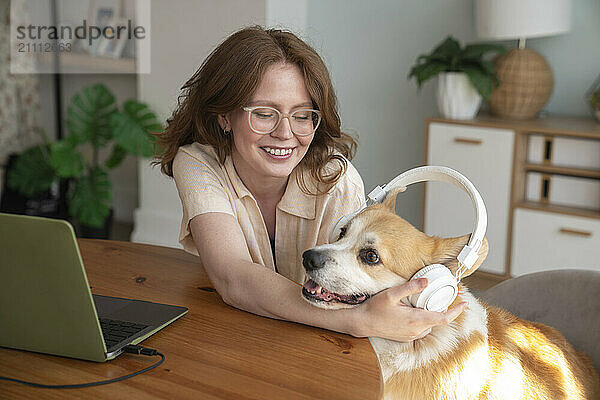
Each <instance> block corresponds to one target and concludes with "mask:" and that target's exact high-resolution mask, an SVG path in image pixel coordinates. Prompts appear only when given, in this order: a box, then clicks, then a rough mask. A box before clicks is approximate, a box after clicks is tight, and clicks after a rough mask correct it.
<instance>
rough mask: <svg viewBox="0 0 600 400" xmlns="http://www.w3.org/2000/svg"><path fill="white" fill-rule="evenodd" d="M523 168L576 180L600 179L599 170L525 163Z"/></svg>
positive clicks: (528, 170)
mask: <svg viewBox="0 0 600 400" xmlns="http://www.w3.org/2000/svg"><path fill="white" fill-rule="evenodd" d="M523 168H524V169H525V170H526V171H527V172H541V173H543V174H553V175H564V176H572V177H576V178H590V179H600V170H597V169H584V168H571V167H561V166H556V165H542V164H532V163H525V164H524V165H523Z"/></svg>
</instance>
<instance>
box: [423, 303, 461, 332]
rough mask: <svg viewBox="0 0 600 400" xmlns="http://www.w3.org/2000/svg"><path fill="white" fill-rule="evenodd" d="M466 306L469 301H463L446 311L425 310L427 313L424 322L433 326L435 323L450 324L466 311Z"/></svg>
mask: <svg viewBox="0 0 600 400" xmlns="http://www.w3.org/2000/svg"><path fill="white" fill-rule="evenodd" d="M465 308H467V303H466V302H462V303H458V304H457V305H455V306H454V307H452V308H449V309H448V310H447V311H444V312H436V311H425V310H423V311H422V312H423V313H427V316H426V317H425V319H424V320H423V322H424V323H426V324H427V325H429V326H432V327H433V326H435V325H448V324H449V323H451V322H452V321H454V320H455V319H456V318H458V316H459V315H460V314H461V313H462V312H463V311H465Z"/></svg>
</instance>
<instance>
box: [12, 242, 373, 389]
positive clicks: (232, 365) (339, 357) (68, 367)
mask: <svg viewBox="0 0 600 400" xmlns="http://www.w3.org/2000/svg"><path fill="white" fill-rule="evenodd" d="M79 244H80V248H81V253H82V256H83V259H84V263H85V266H86V271H87V275H88V280H89V283H90V286H91V289H92V293H95V294H102V295H108V296H119V297H126V298H135V299H140V300H149V301H155V302H162V303H167V304H174V305H181V306H186V307H188V308H189V312H188V314H186V315H185V316H183V317H182V318H181V319H179V320H177V321H175V322H174V323H173V324H172V325H169V326H167V327H166V328H165V329H163V330H161V331H159V332H158V333H156V334H155V335H153V336H151V337H150V338H148V339H147V340H145V341H144V342H142V345H144V346H147V347H151V348H155V349H157V350H159V351H160V352H162V353H163V354H165V356H166V361H165V362H164V363H163V364H162V365H161V366H160V367H158V368H157V369H155V370H152V371H150V372H147V373H144V374H142V375H139V376H136V377H133V378H131V379H128V380H125V381H123V382H118V383H112V384H109V385H104V386H98V387H92V388H85V389H61V390H56V389H35V388H30V387H27V386H23V385H19V384H14V383H7V382H0V398H2V399H22V398H27V399H41V398H43V399H58V398H69V399H71V398H87V399H110V400H114V399H142V398H143V399H159V398H161V399H240V400H243V399H271V400H278V399H328V400H333V399H378V398H379V396H380V392H381V376H380V373H379V367H378V362H377V358H376V356H375V353H374V352H373V350H372V348H371V346H370V344H369V341H368V340H367V339H358V338H354V337H351V336H348V335H344V334H339V333H336V332H331V331H327V330H323V329H318V328H314V327H309V326H304V325H301V324H295V323H291V322H285V321H277V320H272V319H269V318H263V317H259V316H256V315H253V314H250V313H247V312H244V311H240V310H237V309H235V308H233V307H230V306H228V305H226V304H225V303H223V301H222V300H221V298H220V296H219V294H218V293H216V292H215V291H214V289H213V288H212V287H211V284H210V281H209V280H208V278H207V276H206V273H205V272H204V270H203V269H202V268H201V266H200V265H199V263H198V262H197V258H196V257H194V256H192V255H189V254H187V253H185V252H184V251H183V250H179V249H172V248H166V247H158V246H151V245H143V244H134V243H128V242H115V241H103V240H89V239H88V240H80V241H79ZM267 289H268V288H265V295H266V296H268V295H269V293H268V290H267ZM299 290H300V289H299ZM157 360H158V358H157V357H145V356H136V355H131V354H123V355H121V356H119V357H117V358H116V359H115V360H112V361H109V362H105V363H94V362H89V361H81V360H74V359H69V358H63V357H55V356H49V355H43V354H37V353H31V352H25V351H19V350H12V349H5V348H0V375H3V376H9V377H13V378H18V379H24V380H29V381H34V382H39V383H45V384H72V383H84V382H90V381H96V380H103V379H110V378H115V377H118V376H121V375H125V374H128V373H131V372H134V371H136V370H139V369H142V368H144V367H146V366H149V365H151V364H152V363H154V362H155V361H157Z"/></svg>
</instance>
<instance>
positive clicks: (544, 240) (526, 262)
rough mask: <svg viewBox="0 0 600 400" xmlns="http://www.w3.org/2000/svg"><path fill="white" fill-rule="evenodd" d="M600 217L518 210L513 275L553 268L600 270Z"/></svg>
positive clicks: (514, 237)
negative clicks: (599, 253)
mask: <svg viewBox="0 0 600 400" xmlns="http://www.w3.org/2000/svg"><path fill="white" fill-rule="evenodd" d="M599 251H600V220H599V219H591V218H584V217H576V216H572V215H560V214H550V213H547V212H544V211H536V210H527V209H517V210H515V226H514V233H513V246H512V257H511V260H512V262H511V273H512V275H515V276H517V275H523V274H528V273H530V272H537V271H542V270H552V269H568V268H580V269H598V270H600V256H599V255H598V252H599Z"/></svg>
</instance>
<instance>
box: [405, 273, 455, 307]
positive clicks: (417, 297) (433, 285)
mask: <svg viewBox="0 0 600 400" xmlns="http://www.w3.org/2000/svg"><path fill="white" fill-rule="evenodd" d="M419 278H427V281H428V284H427V287H426V288H425V289H424V290H423V291H422V292H421V293H416V294H414V295H412V296H410V297H409V298H408V300H409V302H410V304H411V305H412V306H413V307H417V308H423V309H425V310H429V311H438V312H442V311H446V310H447V309H448V307H449V306H450V304H452V302H453V301H454V299H456V296H457V295H458V284H457V282H456V278H455V277H454V275H452V272H451V271H450V270H449V269H448V268H447V267H446V266H445V265H443V264H431V265H428V266H426V267H424V268H421V269H420V270H418V271H417V273H416V274H414V275H413V276H412V277H411V278H410V280H411V281H412V280H415V279H419Z"/></svg>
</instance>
